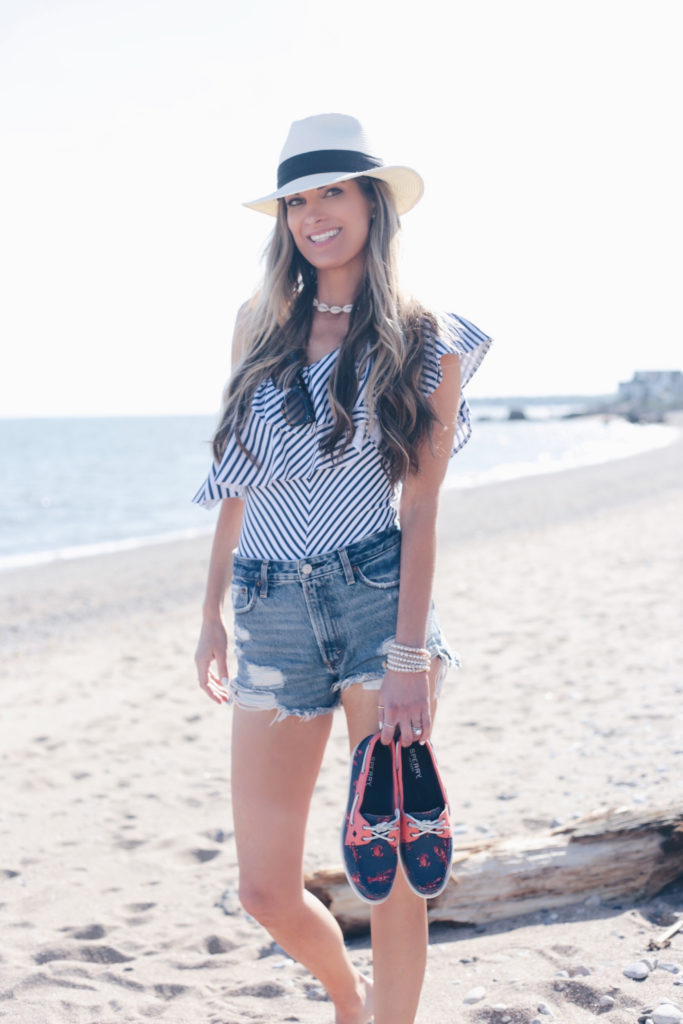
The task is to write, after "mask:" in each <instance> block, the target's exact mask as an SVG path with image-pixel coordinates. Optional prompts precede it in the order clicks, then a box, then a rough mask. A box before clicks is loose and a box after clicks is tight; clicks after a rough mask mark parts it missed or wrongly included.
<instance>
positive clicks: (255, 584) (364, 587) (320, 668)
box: [230, 527, 459, 721]
mask: <svg viewBox="0 0 683 1024" xmlns="http://www.w3.org/2000/svg"><path fill="white" fill-rule="evenodd" d="M400 555H401V534H400V531H399V530H398V529H396V528H395V527H392V528H391V529H389V530H384V531H383V532H382V533H378V534H375V535H374V536H372V537H368V538H366V539H365V540H362V541H358V542H357V543H355V544H351V545H349V546H348V547H346V548H340V549H339V550H337V551H330V552H328V553H326V554H322V555H312V556H311V557H309V558H299V559H294V560H293V561H269V560H261V559H255V558H242V557H240V556H238V555H235V557H234V562H233V582H232V589H231V597H232V605H233V611H234V618H235V654H236V657H237V674H236V676H235V677H234V678H233V679H231V681H230V695H231V699H232V700H233V701H234V703H236V704H237V705H238V707H241V708H250V709H256V710H263V709H273V710H274V711H275V717H274V721H280V720H281V719H284V718H286V717H287V716H288V715H295V716H297V717H299V718H303V719H309V718H314V717H315V716H316V715H321V714H325V713H327V712H329V711H333V710H334V708H335V707H336V706H337V705H338V704H339V703H340V699H341V691H342V690H344V689H345V688H346V687H348V686H352V685H354V684H355V683H361V684H362V685H363V686H364V687H365V688H366V689H369V690H378V689H379V688H380V686H381V684H382V679H383V676H384V672H385V665H384V661H385V658H386V652H387V650H388V647H389V645H390V643H391V641H392V640H393V639H394V637H395V634H396V616H397V611H398V590H399V562H400ZM426 647H427V649H428V651H429V652H430V654H431V655H432V657H438V658H441V660H442V666H441V669H442V670H441V672H440V673H439V676H440V680H439V682H441V680H442V679H443V676H445V674H446V670H447V669H448V667H449V666H450V665H458V664H459V661H458V658H457V656H456V655H455V654H453V652H452V651H451V650H450V648H449V646H448V644H447V643H446V641H445V640H444V638H443V637H442V635H441V630H440V628H439V624H438V622H437V619H436V614H435V612H434V607H433V605H432V608H431V610H430V613H429V620H428V623H427V642H426Z"/></svg>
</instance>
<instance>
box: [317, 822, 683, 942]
mask: <svg viewBox="0 0 683 1024" xmlns="http://www.w3.org/2000/svg"><path fill="white" fill-rule="evenodd" d="M681 875H683V808H681V807H680V806H675V807H666V808H662V809H658V810H654V811H652V810H651V811H647V810H643V809H641V808H638V809H636V808H632V807H619V808H615V809H612V810H608V811H601V812H596V813H594V814H592V815H590V816H589V817H587V818H582V819H581V820H580V821H577V822H576V823H575V824H573V825H571V826H568V827H561V828H556V829H553V830H552V831H551V832H547V833H544V834H543V835H540V836H539V835H534V836H526V837H524V838H516V839H515V838H510V839H488V840H481V841H480V842H470V843H459V844H457V845H456V848H455V853H454V857H453V869H452V872H451V878H450V881H449V883H448V885H447V887H446V889H445V890H444V892H443V893H442V894H441V896H437V897H436V899H433V900H429V901H428V907H429V919H430V921H443V922H449V923H451V924H460V925H465V924H486V923H488V922H490V921H500V920H504V919H505V918H509V917H516V916H518V915H521V914H532V913H535V912H536V911H539V910H549V909H551V908H556V907H565V906H568V905H570V904H572V903H580V902H582V901H584V900H586V899H588V898H589V897H599V898H600V900H601V901H602V902H606V903H609V902H610V901H615V900H620V899H623V898H624V897H629V898H631V899H644V898H649V897H651V896H654V895H655V894H656V893H657V892H659V891H660V890H661V889H663V888H664V886H665V885H668V884H669V883H670V882H673V881H675V880H676V879H677V878H679V877H680V876H681ZM305 884H306V888H307V889H309V890H310V891H311V892H312V893H314V894H315V895H316V896H318V897H319V899H321V900H322V901H323V903H324V904H325V905H326V906H327V907H329V909H330V910H331V912H332V913H333V914H334V916H335V918H336V919H337V921H338V922H339V925H340V926H341V929H342V931H343V932H344V934H345V935H355V934H359V933H362V932H364V931H367V929H368V928H369V926H370V907H369V906H368V905H367V904H365V903H361V901H360V900H358V899H357V897H356V896H355V895H354V894H353V891H352V890H351V888H350V886H349V884H348V882H347V881H346V876H345V874H344V872H343V871H342V869H341V868H322V869H320V870H318V871H314V872H313V873H311V874H308V875H307V876H306V881H305Z"/></svg>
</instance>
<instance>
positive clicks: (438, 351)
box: [422, 313, 492, 456]
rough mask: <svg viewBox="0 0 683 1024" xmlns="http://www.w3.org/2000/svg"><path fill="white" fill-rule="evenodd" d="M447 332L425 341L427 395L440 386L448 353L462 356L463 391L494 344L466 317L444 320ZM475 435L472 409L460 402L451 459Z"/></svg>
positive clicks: (465, 403) (463, 401)
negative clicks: (442, 366)
mask: <svg viewBox="0 0 683 1024" xmlns="http://www.w3.org/2000/svg"><path fill="white" fill-rule="evenodd" d="M444 325H445V330H444V331H442V332H440V333H439V334H438V335H435V334H431V333H430V334H428V335H427V337H426V339H425V352H424V365H423V367H422V388H423V391H424V393H425V394H426V395H430V394H431V393H432V391H435V390H436V388H437V387H438V386H439V384H440V383H441V378H442V376H443V372H442V369H441V359H442V357H443V356H445V355H448V354H449V353H456V354H457V355H459V356H460V387H461V389H464V388H465V385H466V384H467V383H468V381H470V380H471V379H472V377H473V376H474V374H475V373H476V371H477V370H478V369H479V367H480V365H481V362H482V360H483V358H484V356H485V355H486V353H487V352H488V350H489V348H490V347H491V344H492V339H491V338H489V336H488V335H487V334H484V332H483V331H480V330H479V328H478V327H475V326H474V324H472V323H470V321H469V320H465V318H464V317H461V316H456V315H455V313H449V314H447V315H446V316H445V317H444ZM471 435H472V425H471V422H470V409H469V406H468V404H467V402H466V400H465V398H464V397H461V399H460V408H459V409H458V420H457V423H456V425H455V435H454V437H453V449H452V451H451V456H453V455H455V453H456V452H459V451H460V449H461V448H462V447H463V445H465V444H467V442H468V441H469V439H470V437H471Z"/></svg>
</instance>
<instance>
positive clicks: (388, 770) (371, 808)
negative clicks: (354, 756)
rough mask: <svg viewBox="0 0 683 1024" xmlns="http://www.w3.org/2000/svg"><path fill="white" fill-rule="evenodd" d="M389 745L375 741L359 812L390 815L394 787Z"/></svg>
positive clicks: (392, 810) (393, 809)
mask: <svg viewBox="0 0 683 1024" xmlns="http://www.w3.org/2000/svg"><path fill="white" fill-rule="evenodd" d="M392 768H393V765H392V757H391V747H385V746H384V744H383V743H376V744H375V749H374V751H373V753H372V756H371V758H370V764H369V766H368V777H367V780H366V783H365V793H364V795H363V803H362V804H361V808H360V812H361V814H363V815H365V814H380V815H385V814H387V815H392V814H393V813H394V811H395V807H394V787H393V778H392Z"/></svg>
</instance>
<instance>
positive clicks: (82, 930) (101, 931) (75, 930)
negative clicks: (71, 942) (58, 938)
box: [59, 924, 107, 942]
mask: <svg viewBox="0 0 683 1024" xmlns="http://www.w3.org/2000/svg"><path fill="white" fill-rule="evenodd" d="M59 930H60V931H61V932H67V933H68V934H70V935H73V937H74V939H79V940H80V941H81V942H84V941H88V940H89V941H92V940H93V939H103V938H104V937H105V935H106V934H107V929H106V928H105V927H104V926H103V925H101V924H89V925H86V926H85V927H83V926H82V925H65V926H64V927H63V928H60V929H59Z"/></svg>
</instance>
